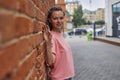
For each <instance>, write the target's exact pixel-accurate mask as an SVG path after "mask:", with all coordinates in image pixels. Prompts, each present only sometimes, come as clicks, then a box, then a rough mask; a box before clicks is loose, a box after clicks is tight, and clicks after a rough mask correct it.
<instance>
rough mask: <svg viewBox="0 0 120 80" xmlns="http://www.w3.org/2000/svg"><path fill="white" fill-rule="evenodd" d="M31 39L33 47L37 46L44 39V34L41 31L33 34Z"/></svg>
mask: <svg viewBox="0 0 120 80" xmlns="http://www.w3.org/2000/svg"><path fill="white" fill-rule="evenodd" d="M30 40H31V41H30V42H31V43H32V46H33V48H35V47H36V46H38V45H39V44H40V43H41V42H42V41H43V35H42V34H41V33H38V34H34V35H33V36H31V39H30Z"/></svg>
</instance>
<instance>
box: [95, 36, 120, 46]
mask: <svg viewBox="0 0 120 80" xmlns="http://www.w3.org/2000/svg"><path fill="white" fill-rule="evenodd" d="M95 40H98V41H101V42H105V43H109V44H112V45H115V46H120V43H119V42H115V41H111V40H106V39H102V38H95Z"/></svg>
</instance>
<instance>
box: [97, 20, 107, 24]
mask: <svg viewBox="0 0 120 80" xmlns="http://www.w3.org/2000/svg"><path fill="white" fill-rule="evenodd" d="M95 23H96V24H99V25H103V24H105V21H102V20H101V21H96V22H95Z"/></svg>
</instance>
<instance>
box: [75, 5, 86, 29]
mask: <svg viewBox="0 0 120 80" xmlns="http://www.w3.org/2000/svg"><path fill="white" fill-rule="evenodd" d="M82 16H83V11H82V6H81V5H79V6H78V8H77V9H75V10H74V14H73V23H74V26H75V27H77V26H80V25H82V24H84V23H85V19H83V18H82Z"/></svg>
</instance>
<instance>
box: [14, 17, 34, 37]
mask: <svg viewBox="0 0 120 80" xmlns="http://www.w3.org/2000/svg"><path fill="white" fill-rule="evenodd" d="M15 27H16V30H15V31H16V37H20V36H23V35H27V34H30V33H32V32H33V20H32V19H30V18H28V17H26V16H19V15H18V16H16V18H15Z"/></svg>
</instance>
